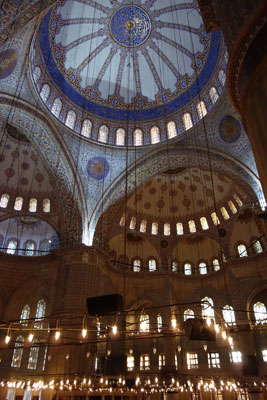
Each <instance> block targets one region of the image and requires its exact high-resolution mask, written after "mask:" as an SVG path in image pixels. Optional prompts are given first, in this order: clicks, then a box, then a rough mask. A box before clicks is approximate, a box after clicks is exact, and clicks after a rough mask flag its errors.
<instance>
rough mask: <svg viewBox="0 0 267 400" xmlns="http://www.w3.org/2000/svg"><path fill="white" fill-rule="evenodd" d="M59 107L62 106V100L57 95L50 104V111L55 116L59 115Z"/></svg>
mask: <svg viewBox="0 0 267 400" xmlns="http://www.w3.org/2000/svg"><path fill="white" fill-rule="evenodd" d="M61 108H62V101H61V100H60V99H59V98H58V97H57V98H56V99H55V100H54V103H53V105H52V108H51V113H52V114H54V116H55V117H59V114H60V111H61Z"/></svg>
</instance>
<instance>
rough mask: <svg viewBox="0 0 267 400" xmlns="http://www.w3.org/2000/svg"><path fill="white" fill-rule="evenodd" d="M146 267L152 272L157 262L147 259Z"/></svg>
mask: <svg viewBox="0 0 267 400" xmlns="http://www.w3.org/2000/svg"><path fill="white" fill-rule="evenodd" d="M148 269H149V271H150V272H154V271H156V269H157V263H156V260H154V259H151V260H149V261H148Z"/></svg>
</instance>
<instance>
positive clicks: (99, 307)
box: [87, 294, 123, 315]
mask: <svg viewBox="0 0 267 400" xmlns="http://www.w3.org/2000/svg"><path fill="white" fill-rule="evenodd" d="M122 309H123V297H122V296H121V295H120V294H107V295H105V296H96V297H89V298H87V310H88V314H89V315H104V314H109V313H113V312H117V311H121V310H122Z"/></svg>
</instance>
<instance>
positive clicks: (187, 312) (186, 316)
mask: <svg viewBox="0 0 267 400" xmlns="http://www.w3.org/2000/svg"><path fill="white" fill-rule="evenodd" d="M189 318H195V313H194V311H193V310H190V308H188V309H187V310H185V312H184V321H186V320H187V319H189Z"/></svg>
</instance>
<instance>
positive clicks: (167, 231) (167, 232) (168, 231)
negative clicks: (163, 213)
mask: <svg viewBox="0 0 267 400" xmlns="http://www.w3.org/2000/svg"><path fill="white" fill-rule="evenodd" d="M170 234H171V225H170V224H164V235H165V236H169V235H170Z"/></svg>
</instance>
